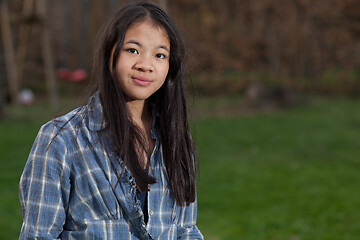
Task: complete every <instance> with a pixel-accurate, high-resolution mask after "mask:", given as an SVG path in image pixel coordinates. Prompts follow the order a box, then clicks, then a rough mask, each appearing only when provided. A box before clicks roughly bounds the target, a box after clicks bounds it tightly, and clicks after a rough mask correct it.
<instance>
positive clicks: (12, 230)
mask: <svg viewBox="0 0 360 240" xmlns="http://www.w3.org/2000/svg"><path fill="white" fill-rule="evenodd" d="M234 102H236V99H235V98H233V97H231V98H230V99H229V100H224V99H222V100H221V99H215V100H214V99H206V100H205V101H204V100H202V99H199V101H198V103H199V105H195V109H196V108H201V109H200V110H204V112H206V114H205V115H206V116H207V117H201V116H200V117H199V118H198V119H197V120H196V121H195V130H196V131H195V134H194V138H195V140H196V143H197V147H198V151H199V157H200V176H199V180H200V182H199V188H198V208H199V211H198V227H199V228H200V229H201V230H202V232H203V234H204V235H205V238H206V239H210V240H212V239H246V240H252V239H253V240H313V239H316V240H335V239H336V240H338V239H342V240H343V239H344V240H348V239H349V240H350V239H354V240H355V239H358V237H359V236H360V208H359V206H360V191H359V189H360V174H359V170H360V157H359V156H360V140H359V136H360V111H359V109H360V102H359V101H352V100H324V99H315V100H314V101H312V103H311V104H309V105H308V106H301V107H296V108H293V109H288V110H285V111H281V112H280V111H279V112H273V113H271V114H269V113H268V114H258V115H253V116H246V117H245V116H231V115H229V114H228V112H227V114H221V115H219V116H209V115H211V114H209V112H211V111H210V110H211V108H213V109H214V106H216V109H221V108H222V104H225V105H229V104H230V105H232V106H233V107H236V104H234ZM224 107H225V106H224ZM205 108H209V109H205ZM195 111H196V110H195ZM220 112H221V111H220ZM235 112H236V111H235ZM10 113H11V114H12V116H13V117H11V118H10V119H6V120H0V159H1V168H0V193H1V194H0V214H1V216H2V218H1V219H0V239H6V240H8V239H17V238H18V234H19V230H20V227H21V208H20V204H19V202H18V181H19V177H20V174H21V172H22V169H23V167H24V164H25V161H26V159H27V155H28V153H29V151H30V148H31V145H32V143H33V140H34V138H35V136H36V133H37V131H38V129H39V127H40V125H41V124H42V123H44V122H45V121H46V120H47V119H48V118H50V117H49V115H48V113H47V112H46V110H44V106H43V105H39V106H35V107H32V108H25V109H24V108H12V109H10Z"/></svg>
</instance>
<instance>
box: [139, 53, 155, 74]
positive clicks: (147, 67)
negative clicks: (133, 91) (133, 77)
mask: <svg viewBox="0 0 360 240" xmlns="http://www.w3.org/2000/svg"><path fill="white" fill-rule="evenodd" d="M134 68H135V69H136V70H138V71H141V72H152V71H154V66H153V64H152V61H151V57H149V56H144V55H143V56H139V57H138V59H137V61H136V63H135V65H134Z"/></svg>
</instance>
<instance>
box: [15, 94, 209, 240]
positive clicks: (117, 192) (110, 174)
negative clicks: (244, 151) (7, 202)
mask: <svg viewBox="0 0 360 240" xmlns="http://www.w3.org/2000/svg"><path fill="white" fill-rule="evenodd" d="M67 121H68V123H67V124H66V125H65V127H64V128H63V129H62V130H61V131H60V132H59V128H60V127H61V126H63V125H64V123H66V122H67ZM154 122H155V121H154ZM154 126H155V124H154ZM154 126H153V129H152V136H153V138H154V139H155V140H156V146H155V149H154V151H153V154H152V156H151V159H150V171H151V174H152V175H153V176H154V177H155V178H156V180H157V182H156V183H155V184H152V185H151V186H150V191H149V193H148V199H147V200H148V216H149V218H148V222H147V224H145V222H144V214H143V212H142V210H141V207H140V202H139V200H138V199H137V196H136V183H135V179H134V178H133V177H132V176H131V174H130V171H129V170H128V169H127V167H126V166H124V165H123V162H122V161H120V160H119V157H118V156H117V154H116V153H115V152H114V150H113V149H112V148H111V147H110V146H112V145H111V139H110V138H109V137H103V136H104V135H101V136H102V139H101V141H99V135H98V131H100V130H103V129H104V127H105V124H104V121H103V114H102V107H101V104H100V99H99V96H98V94H95V95H94V96H93V97H92V98H90V100H89V102H88V105H87V107H82V108H79V109H76V110H74V111H72V112H70V113H68V114H66V115H64V116H62V117H60V118H57V119H55V120H52V121H50V122H49V123H47V124H45V125H44V126H42V127H41V129H40V131H39V133H38V136H37V137H36V140H35V142H34V145H33V147H32V149H31V152H30V155H29V159H28V161H27V163H26V166H25V169H24V172H23V174H22V176H21V179H20V191H19V193H20V202H21V205H22V208H23V225H22V228H21V234H20V239H203V236H202V234H201V233H200V231H199V229H198V228H197V227H196V214H197V204H196V202H194V203H192V204H190V205H189V206H179V205H177V204H176V202H175V199H174V197H173V196H172V194H171V193H170V191H169V188H168V187H167V173H166V170H165V165H164V161H163V158H162V149H161V144H160V141H159V134H158V132H157V131H156V128H155V127H154ZM105 136H106V135H105ZM50 142H51V144H50ZM123 169H124V173H123V175H122V177H121V178H120V182H119V184H116V183H117V181H118V176H120V173H121V171H122V170H123Z"/></svg>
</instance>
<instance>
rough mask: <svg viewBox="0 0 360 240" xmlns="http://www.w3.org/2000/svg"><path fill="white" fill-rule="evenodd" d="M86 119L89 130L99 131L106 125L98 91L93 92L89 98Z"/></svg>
mask: <svg viewBox="0 0 360 240" xmlns="http://www.w3.org/2000/svg"><path fill="white" fill-rule="evenodd" d="M87 110H88V114H87V119H86V125H87V128H88V129H89V130H90V131H100V130H102V129H104V128H105V127H106V123H105V119H104V115H103V107H102V105H101V101H100V94H99V92H95V93H94V95H92V96H91V97H90V98H89V101H88V104H87Z"/></svg>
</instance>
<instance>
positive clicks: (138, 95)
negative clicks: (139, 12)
mask: <svg viewBox="0 0 360 240" xmlns="http://www.w3.org/2000/svg"><path fill="white" fill-rule="evenodd" d="M169 58H170V41H169V37H168V35H167V33H166V30H165V29H163V28H161V27H158V26H156V25H154V23H153V22H152V20H150V19H146V20H145V21H142V22H139V23H135V24H134V25H132V26H131V27H130V28H129V29H128V30H127V32H126V34H125V38H124V43H123V46H122V48H121V51H120V54H119V59H118V61H117V64H116V72H117V77H118V80H119V83H120V86H121V89H122V91H123V92H124V94H125V95H126V97H127V98H128V100H130V101H133V100H141V101H144V100H146V99H147V98H148V97H150V96H151V95H152V94H153V93H155V92H156V91H157V90H158V89H159V88H160V87H161V86H162V85H163V83H164V82H165V79H166V76H167V73H168V71H169Z"/></svg>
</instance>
